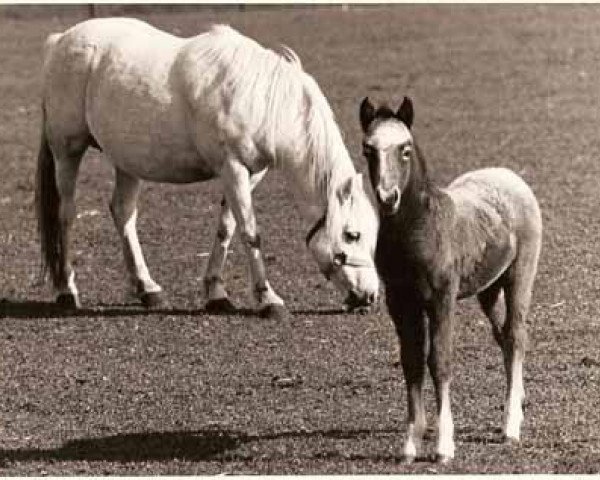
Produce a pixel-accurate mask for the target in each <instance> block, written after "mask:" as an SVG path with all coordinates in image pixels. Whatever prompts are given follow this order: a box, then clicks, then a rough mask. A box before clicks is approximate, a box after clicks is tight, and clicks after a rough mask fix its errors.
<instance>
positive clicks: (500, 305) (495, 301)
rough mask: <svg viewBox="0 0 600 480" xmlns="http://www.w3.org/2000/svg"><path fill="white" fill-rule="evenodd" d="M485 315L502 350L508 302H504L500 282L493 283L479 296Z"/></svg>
mask: <svg viewBox="0 0 600 480" xmlns="http://www.w3.org/2000/svg"><path fill="white" fill-rule="evenodd" d="M477 298H478V300H479V304H480V305H481V309H482V310H483V313H485V315H486V316H487V318H488V319H489V321H490V323H491V325H492V335H493V336H494V340H496V343H498V345H500V348H502V347H503V345H504V337H503V333H502V328H503V326H504V322H505V320H506V302H505V301H504V291H503V290H502V283H501V281H500V280H498V281H496V282H495V283H493V284H492V285H491V286H489V287H488V288H487V289H486V290H484V291H483V292H481V293H480V294H479V295H478V296H477Z"/></svg>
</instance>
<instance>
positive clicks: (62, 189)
mask: <svg viewBox="0 0 600 480" xmlns="http://www.w3.org/2000/svg"><path fill="white" fill-rule="evenodd" d="M87 141H88V136H87V134H86V135H81V136H72V137H68V138H66V139H64V140H58V141H54V142H50V141H49V139H48V137H47V136H46V132H45V126H44V131H43V132H42V139H41V146H40V151H39V154H38V168H37V181H36V183H37V185H36V204H37V214H38V230H39V233H40V241H41V251H42V263H43V265H44V268H45V269H47V270H48V271H49V273H50V276H51V278H52V282H53V284H54V288H55V290H56V292H57V297H56V301H57V303H59V304H62V305H64V306H66V307H69V308H78V307H80V301H79V292H78V290H77V286H76V285H75V273H74V270H73V267H72V263H71V255H70V251H69V236H70V231H71V227H72V225H73V220H74V218H75V186H76V181H77V175H78V172H79V166H80V163H81V158H82V157H83V154H84V153H85V150H86V149H87V146H88V143H87Z"/></svg>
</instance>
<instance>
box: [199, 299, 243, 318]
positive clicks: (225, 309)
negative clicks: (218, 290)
mask: <svg viewBox="0 0 600 480" xmlns="http://www.w3.org/2000/svg"><path fill="white" fill-rule="evenodd" d="M204 310H205V311H206V313H211V314H227V313H235V312H237V308H235V305H234V304H233V303H232V302H231V300H229V299H228V298H227V297H223V298H216V299H214V300H209V301H208V302H206V305H205V306H204Z"/></svg>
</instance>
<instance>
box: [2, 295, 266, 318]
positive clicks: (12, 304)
mask: <svg viewBox="0 0 600 480" xmlns="http://www.w3.org/2000/svg"><path fill="white" fill-rule="evenodd" d="M156 314H158V315H171V316H200V315H214V313H212V312H207V311H206V310H205V309H204V308H171V307H157V308H146V307H144V306H142V305H141V304H135V303H132V304H112V305H107V304H99V305H97V306H95V307H82V308H77V309H74V308H68V307H65V306H64V305H60V304H58V303H56V302H44V301H37V300H10V299H7V298H2V299H0V318H23V319H25V318H30V319H31V318H65V317H99V318H111V317H122V316H129V317H131V316H147V315H156ZM223 315H225V314H223ZM252 315H256V312H255V311H253V310H251V309H249V308H238V309H236V310H235V312H232V313H229V314H227V316H252Z"/></svg>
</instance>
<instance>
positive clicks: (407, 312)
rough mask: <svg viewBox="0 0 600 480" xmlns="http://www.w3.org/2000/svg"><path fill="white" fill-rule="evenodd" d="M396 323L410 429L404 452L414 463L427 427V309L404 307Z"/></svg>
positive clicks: (408, 429) (409, 460) (407, 460)
mask: <svg viewBox="0 0 600 480" xmlns="http://www.w3.org/2000/svg"><path fill="white" fill-rule="evenodd" d="M398 317H399V318H398ZM394 323H395V326H396V332H397V333H398V336H399V338H400V356H401V364H402V370H403V372H404V378H405V380H406V393H407V398H408V428H407V432H406V440H405V442H404V448H403V454H404V461H405V462H406V463H412V462H413V461H414V459H415V458H416V457H417V455H418V454H419V453H420V450H421V443H422V440H423V435H424V434H425V429H426V428H427V421H426V418H425V405H424V402H423V383H424V381H425V365H426V358H427V348H428V345H427V334H426V328H425V318H424V312H423V310H422V309H421V308H419V307H417V306H416V305H411V306H410V307H408V308H403V309H402V313H400V314H399V315H398V316H396V315H395V316H394Z"/></svg>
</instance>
